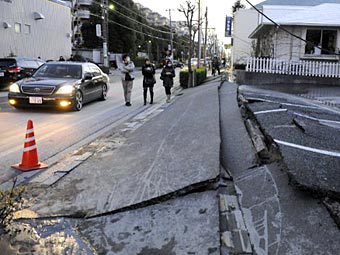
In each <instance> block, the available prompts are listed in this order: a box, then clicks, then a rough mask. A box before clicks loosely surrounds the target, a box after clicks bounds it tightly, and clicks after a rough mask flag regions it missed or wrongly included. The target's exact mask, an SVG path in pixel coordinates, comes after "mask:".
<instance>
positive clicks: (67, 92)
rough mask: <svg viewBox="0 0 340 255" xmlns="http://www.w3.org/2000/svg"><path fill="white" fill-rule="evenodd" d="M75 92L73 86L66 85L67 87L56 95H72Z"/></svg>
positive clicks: (60, 89) (62, 88)
mask: <svg viewBox="0 0 340 255" xmlns="http://www.w3.org/2000/svg"><path fill="white" fill-rule="evenodd" d="M73 91H74V87H73V86H72V85H65V86H62V87H60V88H59V89H58V90H57V92H56V94H63V95H65V94H72V93H73Z"/></svg>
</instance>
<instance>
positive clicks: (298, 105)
mask: <svg viewBox="0 0 340 255" xmlns="http://www.w3.org/2000/svg"><path fill="white" fill-rule="evenodd" d="M246 99H247V100H257V101H261V102H266V103H274V104H281V105H286V106H293V107H301V108H307V109H319V108H320V107H316V106H308V105H303V104H291V103H283V102H278V101H273V100H269V99H263V98H256V97H246Z"/></svg>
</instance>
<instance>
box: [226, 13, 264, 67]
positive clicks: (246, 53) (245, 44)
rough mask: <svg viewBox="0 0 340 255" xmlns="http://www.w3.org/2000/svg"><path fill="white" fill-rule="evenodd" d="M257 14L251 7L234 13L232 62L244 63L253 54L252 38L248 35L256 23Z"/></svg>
mask: <svg viewBox="0 0 340 255" xmlns="http://www.w3.org/2000/svg"><path fill="white" fill-rule="evenodd" d="M258 20H259V15H258V13H257V11H255V10H253V9H241V10H239V11H237V12H236V13H235V15H234V23H233V28H234V29H233V35H232V37H233V48H232V61H233V63H238V64H244V63H246V61H247V59H248V58H249V57H250V56H252V54H253V40H252V39H250V38H249V35H250V34H251V33H252V32H253V31H254V29H255V28H256V27H257V25H258Z"/></svg>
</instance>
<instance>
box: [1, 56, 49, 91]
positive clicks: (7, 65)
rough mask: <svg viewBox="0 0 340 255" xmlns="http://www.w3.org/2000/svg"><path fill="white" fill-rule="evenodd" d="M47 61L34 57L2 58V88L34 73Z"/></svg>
mask: <svg viewBox="0 0 340 255" xmlns="http://www.w3.org/2000/svg"><path fill="white" fill-rule="evenodd" d="M44 63H45V62H44V61H42V60H41V59H34V58H19V57H13V58H0V89H6V88H8V86H9V85H10V84H11V83H13V82H15V81H17V80H20V79H23V78H25V77H26V76H29V75H32V73H33V72H34V71H35V70H37V69H38V68H39V67H40V66H41V65H43V64H44Z"/></svg>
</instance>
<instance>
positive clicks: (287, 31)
mask: <svg viewBox="0 0 340 255" xmlns="http://www.w3.org/2000/svg"><path fill="white" fill-rule="evenodd" d="M245 1H246V2H247V3H248V4H249V5H250V6H251V7H253V8H254V9H255V10H256V11H257V12H258V13H260V14H261V15H262V16H263V17H265V18H267V19H268V20H269V21H270V22H271V23H273V24H274V25H275V26H276V27H277V28H278V29H281V30H282V31H284V32H286V33H288V34H290V35H291V36H293V37H295V38H297V39H299V40H301V41H303V42H305V43H307V44H311V45H313V47H316V48H318V49H320V50H322V51H325V52H328V53H331V54H334V55H340V54H339V53H336V52H334V51H330V50H328V49H324V48H322V47H320V46H319V45H315V44H314V43H313V42H311V41H308V40H306V39H303V38H302V37H300V36H298V35H296V34H294V33H292V32H290V31H289V30H288V29H286V28H284V27H282V26H281V25H280V24H278V23H277V22H275V21H274V20H273V19H271V18H270V17H268V15H266V14H264V13H263V12H262V11H260V10H259V9H258V8H257V7H256V6H255V5H253V4H252V3H251V2H250V1H249V0H245Z"/></svg>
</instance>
